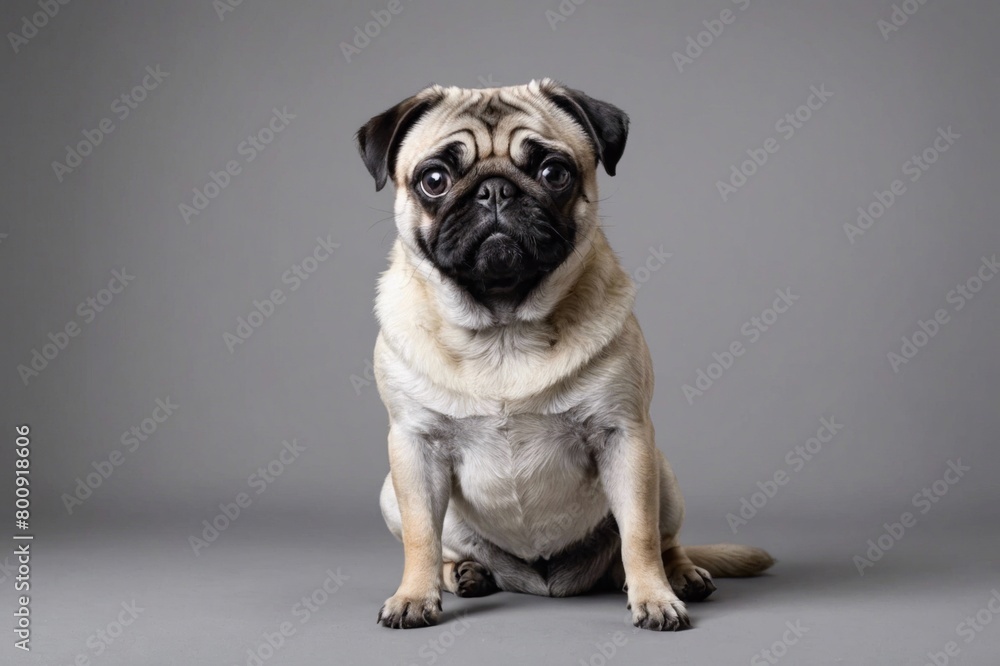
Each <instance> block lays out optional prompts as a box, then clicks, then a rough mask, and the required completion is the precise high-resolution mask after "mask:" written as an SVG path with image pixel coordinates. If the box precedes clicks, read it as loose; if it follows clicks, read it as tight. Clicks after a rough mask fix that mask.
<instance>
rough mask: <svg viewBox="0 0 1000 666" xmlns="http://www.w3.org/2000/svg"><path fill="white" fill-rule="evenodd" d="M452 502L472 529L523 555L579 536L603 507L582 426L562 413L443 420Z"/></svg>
mask: <svg viewBox="0 0 1000 666" xmlns="http://www.w3.org/2000/svg"><path fill="white" fill-rule="evenodd" d="M451 426H452V427H451V432H452V442H451V443H452V450H453V453H454V469H455V487H454V489H453V494H452V501H453V505H454V507H455V508H456V509H457V510H458V511H459V512H460V513H461V514H462V517H463V518H464V519H465V520H466V522H468V523H469V525H470V526H471V527H473V529H475V530H476V531H477V532H478V533H479V534H481V535H482V536H484V537H486V538H487V539H488V540H490V541H492V542H493V543H495V544H497V545H498V546H500V547H501V548H503V549H504V550H506V551H508V552H511V553H513V554H515V555H517V556H519V557H522V558H524V559H528V560H532V559H535V558H538V557H549V556H550V555H553V554H555V553H558V552H559V551H561V550H562V549H563V548H565V547H566V546H568V545H570V544H572V543H575V542H577V541H579V540H580V539H583V538H584V537H585V536H586V535H587V534H588V533H589V532H590V531H591V530H592V529H593V528H594V526H595V525H597V523H599V522H600V520H601V519H603V518H604V517H605V516H606V515H607V513H608V502H607V498H606V497H605V495H604V491H603V487H602V485H601V483H600V480H599V479H598V475H597V468H596V465H595V463H594V460H593V457H592V455H591V452H590V451H589V448H588V446H587V433H586V431H585V430H584V428H583V427H582V426H581V425H580V424H579V423H578V422H576V421H574V420H573V419H572V418H570V417H568V416H566V415H540V414H523V415H516V416H491V417H472V418H465V419H457V420H454V421H452V422H451Z"/></svg>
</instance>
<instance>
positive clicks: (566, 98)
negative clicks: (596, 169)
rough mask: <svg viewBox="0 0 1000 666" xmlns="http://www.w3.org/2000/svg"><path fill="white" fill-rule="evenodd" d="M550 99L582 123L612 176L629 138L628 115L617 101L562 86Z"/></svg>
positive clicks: (557, 88) (600, 159)
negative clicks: (610, 101)
mask: <svg viewBox="0 0 1000 666" xmlns="http://www.w3.org/2000/svg"><path fill="white" fill-rule="evenodd" d="M549 99H551V100H552V101H553V102H554V103H555V105H556V106H558V107H559V108H560V109H562V110H563V111H565V112H566V113H568V114H569V115H571V116H572V117H573V119H574V120H576V122H578V123H580V125H581V126H582V127H583V129H584V130H585V131H586V132H587V134H588V135H589V136H590V139H591V141H593V143H594V150H595V152H596V153H597V159H598V161H600V162H601V163H602V164H604V170H605V171H607V172H608V175H609V176H613V175H615V167H616V166H617V165H618V160H620V159H621V156H622V153H624V152H625V140H626V139H627V138H628V114H626V113H625V112H624V111H622V110H621V109H619V108H618V107H617V106H615V105H614V104H609V103H607V102H602V101H601V100H599V99H594V98H593V97H591V96H590V95H587V94H586V93H584V92H581V91H579V90H574V89H572V88H566V87H563V86H558V87H555V88H553V89H552V90H550V91H549Z"/></svg>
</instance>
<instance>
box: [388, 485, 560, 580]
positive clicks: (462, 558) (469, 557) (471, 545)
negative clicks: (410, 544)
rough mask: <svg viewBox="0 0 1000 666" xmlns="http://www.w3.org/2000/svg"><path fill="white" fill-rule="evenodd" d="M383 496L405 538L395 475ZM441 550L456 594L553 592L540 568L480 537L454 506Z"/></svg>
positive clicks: (396, 531) (445, 575)
mask: <svg viewBox="0 0 1000 666" xmlns="http://www.w3.org/2000/svg"><path fill="white" fill-rule="evenodd" d="M379 499H380V505H381V509H382V517H383V518H384V519H385V524H386V526H387V527H388V528H389V531H390V532H392V534H393V535H394V536H395V537H396V538H397V539H399V540H400V541H402V540H403V525H402V519H401V517H400V514H399V505H398V504H397V502H396V494H395V490H394V489H393V486H392V477H391V475H390V476H386V479H385V483H384V484H383V485H382V493H381V497H380V498H379ZM441 550H442V555H443V560H444V565H443V566H442V571H441V586H442V587H443V588H444V589H446V590H448V591H449V592H451V593H452V594H456V595H458V596H461V597H465V596H469V597H472V596H477V597H479V596H484V595H487V594H492V593H493V592H496V591H498V590H503V591H505V592H523V593H525V594H537V595H540V596H549V588H548V585H547V584H546V582H545V578H544V577H543V576H542V575H541V574H540V573H539V572H538V570H536V569H535V568H534V567H532V566H531V565H530V564H528V563H527V562H525V561H524V560H522V559H520V558H518V557H515V556H514V555H511V554H510V553H508V552H506V551H504V550H501V549H500V548H499V547H497V546H496V545H495V544H492V543H490V542H488V541H486V540H484V539H482V538H480V537H479V536H478V535H477V534H476V533H475V532H474V531H473V530H472V529H471V528H470V527H469V526H468V525H466V524H465V523H464V522H463V521H462V519H461V518H460V517H459V516H457V515H456V514H455V512H454V511H453V510H452V508H451V507H450V506H449V507H448V510H447V511H446V512H445V516H444V526H443V529H442V533H441Z"/></svg>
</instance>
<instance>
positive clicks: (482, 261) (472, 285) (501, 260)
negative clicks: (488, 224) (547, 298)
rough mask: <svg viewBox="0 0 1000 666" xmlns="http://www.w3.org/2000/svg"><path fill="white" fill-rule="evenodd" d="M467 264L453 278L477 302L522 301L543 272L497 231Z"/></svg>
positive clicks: (504, 235)
mask: <svg viewBox="0 0 1000 666" xmlns="http://www.w3.org/2000/svg"><path fill="white" fill-rule="evenodd" d="M466 265H467V266H469V268H466V269H464V270H460V271H459V272H458V273H457V274H456V275H455V279H456V281H457V282H458V283H459V284H460V285H461V286H462V287H463V288H464V289H465V290H467V291H468V292H470V293H471V294H472V295H473V296H474V297H476V298H478V299H479V300H514V301H517V300H521V299H523V298H524V297H525V296H526V295H527V294H528V293H529V292H530V291H531V290H532V289H533V288H534V287H535V286H537V284H538V282H539V280H540V279H541V277H542V276H543V274H544V272H545V268H544V267H543V266H541V265H540V264H539V262H538V260H537V259H536V258H534V257H533V256H532V255H531V253H530V252H529V251H528V250H527V248H525V247H524V246H523V245H521V243H519V242H518V241H517V240H516V239H515V238H513V237H511V236H509V235H508V234H506V233H503V232H500V231H498V232H494V233H492V234H490V236H489V237H487V238H486V239H485V240H484V241H483V242H482V243H481V244H480V245H479V247H478V248H477V249H476V252H475V257H474V259H473V260H472V261H470V262H467V264H466Z"/></svg>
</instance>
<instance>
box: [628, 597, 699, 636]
mask: <svg viewBox="0 0 1000 666" xmlns="http://www.w3.org/2000/svg"><path fill="white" fill-rule="evenodd" d="M628 607H629V608H630V609H631V610H632V624H633V625H635V626H637V627H639V628H641V629H651V630H652V631H679V630H681V629H687V628H689V627H690V626H691V620H690V619H689V618H688V612H687V608H685V607H684V602H683V601H681V600H680V599H678V598H677V597H676V596H674V595H673V594H667V593H663V594H659V595H654V596H652V597H645V598H642V597H640V598H637V599H634V600H633V599H629V604H628Z"/></svg>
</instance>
